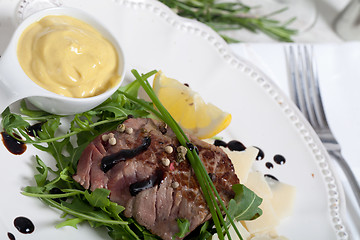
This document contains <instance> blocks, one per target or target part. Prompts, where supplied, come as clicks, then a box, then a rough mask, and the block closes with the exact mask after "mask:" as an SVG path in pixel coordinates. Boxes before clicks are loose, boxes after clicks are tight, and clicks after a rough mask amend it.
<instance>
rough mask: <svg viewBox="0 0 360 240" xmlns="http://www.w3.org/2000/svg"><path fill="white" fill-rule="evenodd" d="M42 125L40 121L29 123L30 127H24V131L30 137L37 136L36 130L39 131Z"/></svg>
mask: <svg viewBox="0 0 360 240" xmlns="http://www.w3.org/2000/svg"><path fill="white" fill-rule="evenodd" d="M42 125H43V123H42V122H40V123H36V124H34V125H31V126H30V127H27V128H26V133H27V134H28V135H29V136H31V137H37V136H38V134H37V132H38V131H41V126H42Z"/></svg>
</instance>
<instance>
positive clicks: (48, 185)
mask: <svg viewBox="0 0 360 240" xmlns="http://www.w3.org/2000/svg"><path fill="white" fill-rule="evenodd" d="M132 73H133V75H134V78H135V80H134V81H133V82H131V83H130V84H128V85H125V86H122V87H120V88H119V89H118V90H117V91H116V92H115V93H114V94H113V95H112V96H111V97H110V98H109V99H107V100H106V101H105V102H104V103H102V104H101V105H99V106H97V107H95V108H94V109H91V110H89V111H87V112H83V113H80V114H76V115H74V116H59V115H54V114H49V113H47V112H44V111H41V110H34V109H31V108H30V107H29V106H28V105H27V104H26V102H25V101H22V102H21V106H20V114H16V113H13V112H11V111H10V109H9V108H7V109H6V110H5V111H4V112H3V113H2V126H3V129H4V131H5V132H6V133H8V134H10V135H11V136H12V137H14V138H16V139H18V140H19V141H23V142H24V143H27V144H32V145H33V146H34V147H35V148H36V149H38V150H40V151H44V152H47V153H48V154H50V155H51V156H52V158H53V160H54V161H55V162H56V168H53V167H49V166H47V165H46V164H45V163H44V161H42V159H41V158H40V157H39V156H36V158H35V159H36V163H35V164H36V166H37V167H36V169H37V171H38V172H37V173H36V174H35V176H34V178H35V181H36V185H35V186H23V187H24V188H23V192H22V194H24V195H26V196H29V197H36V198H39V200H41V201H42V202H43V203H45V204H46V205H49V206H51V207H53V208H56V209H59V210H61V211H62V212H63V214H62V216H61V218H62V220H61V221H59V223H58V224H57V225H56V228H61V227H64V226H71V227H75V228H76V227H77V225H78V224H83V222H87V223H88V224H89V225H90V226H91V227H93V228H99V227H105V228H107V229H108V234H109V236H110V237H111V238H112V239H124V240H125V239H129V240H132V239H134V240H138V239H145V240H150V239H160V238H159V237H158V236H155V235H153V234H152V233H150V232H149V231H148V230H147V229H146V228H145V227H143V226H141V225H140V224H138V223H137V222H136V221H135V220H134V219H133V218H127V217H125V216H124V215H123V214H122V212H123V211H124V209H125V208H124V206H120V205H118V204H117V203H115V202H112V201H110V200H109V195H110V190H107V189H96V190H94V191H90V190H86V189H84V188H83V187H82V186H81V185H80V184H79V183H77V182H76V181H74V179H73V178H72V176H73V175H74V174H75V172H76V167H77V163H78V160H79V158H80V155H81V153H82V151H83V150H84V149H85V147H86V146H87V145H88V144H89V143H90V142H91V141H92V140H93V139H94V138H95V137H97V136H98V135H100V134H102V133H104V132H107V131H110V130H114V129H116V127H117V126H118V125H119V124H121V123H122V122H123V121H125V120H126V119H128V118H129V116H131V117H134V118H155V119H160V120H162V121H164V122H165V123H166V124H167V125H168V126H169V127H171V129H172V130H173V131H174V133H175V134H176V136H177V138H178V140H179V142H180V143H181V145H183V146H184V147H186V148H188V152H187V159H188V160H189V162H190V163H191V166H192V168H193V169H194V172H195V174H196V177H197V180H198V182H199V185H200V187H201V189H202V192H203V195H204V198H205V199H206V202H207V205H208V208H209V210H210V212H211V215H212V219H210V220H209V221H207V222H205V223H204V224H202V225H201V226H200V227H198V228H197V229H196V230H195V231H194V232H192V233H191V234H189V235H188V236H187V237H186V238H185V239H212V236H213V235H214V234H217V235H218V237H219V239H225V236H227V238H228V239H231V236H230V234H229V227H231V226H232V227H233V228H234V229H235V232H236V233H237V237H238V239H242V237H241V234H240V232H239V231H238V230H237V228H236V226H235V224H234V222H235V221H240V220H252V219H255V218H257V217H259V216H260V215H261V214H262V210H261V209H260V208H259V205H260V204H261V202H262V199H261V198H260V197H258V196H257V195H256V194H255V193H254V192H253V191H251V190H250V189H248V188H246V187H245V186H244V185H242V184H236V185H233V191H234V192H235V197H234V199H231V200H230V202H229V204H228V206H227V207H225V204H224V203H223V201H222V200H221V198H220V196H219V195H218V193H217V191H216V188H215V187H214V185H213V184H212V181H211V179H210V177H209V176H208V174H207V172H206V169H205V168H204V166H203V164H202V162H201V160H200V159H199V156H198V154H197V153H196V149H189V145H190V144H189V143H190V142H189V139H188V138H187V136H186V135H185V133H184V132H183V130H182V129H181V128H180V127H179V125H178V124H177V123H176V122H175V121H174V119H173V118H172V117H171V115H170V114H169V113H168V112H167V110H166V109H165V108H164V107H163V106H162V104H161V102H160V101H159V100H158V99H157V97H156V95H155V94H154V92H153V90H152V88H151V86H150V84H149V83H148V81H147V79H148V78H149V77H151V76H152V75H153V74H155V73H156V71H151V72H149V73H146V74H139V73H138V72H137V71H136V70H133V71H132ZM140 86H141V87H143V89H144V90H145V92H146V93H147V94H148V96H149V97H150V99H151V102H150V101H145V100H143V99H140V98H138V91H139V88H140ZM34 124H40V125H41V129H40V130H38V131H36V130H30V131H31V133H30V134H29V129H31V128H30V127H31V126H32V125H34ZM67 125H68V126H67ZM64 127H66V129H67V130H66V131H65V133H64V131H63V130H62V129H63V128H64ZM177 223H178V226H179V232H178V233H177V234H175V235H174V236H173V239H178V238H183V237H184V236H185V235H186V234H187V233H188V229H189V224H190V223H189V220H188V219H177Z"/></svg>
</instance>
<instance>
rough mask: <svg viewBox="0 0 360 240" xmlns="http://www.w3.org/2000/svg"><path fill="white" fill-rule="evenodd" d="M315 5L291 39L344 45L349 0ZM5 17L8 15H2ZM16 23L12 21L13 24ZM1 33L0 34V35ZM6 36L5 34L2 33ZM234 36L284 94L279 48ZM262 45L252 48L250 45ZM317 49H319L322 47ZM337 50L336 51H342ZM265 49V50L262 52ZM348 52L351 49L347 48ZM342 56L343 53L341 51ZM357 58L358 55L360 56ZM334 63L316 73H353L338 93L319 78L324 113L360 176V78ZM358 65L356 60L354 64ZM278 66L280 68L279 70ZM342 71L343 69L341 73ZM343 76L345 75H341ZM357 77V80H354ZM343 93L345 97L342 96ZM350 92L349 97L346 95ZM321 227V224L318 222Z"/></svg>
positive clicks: (260, 38) (334, 84)
mask: <svg viewBox="0 0 360 240" xmlns="http://www.w3.org/2000/svg"><path fill="white" fill-rule="evenodd" d="M3 1H5V2H9V3H10V2H11V1H12V0H3ZM316 3H317V5H318V19H317V21H316V23H315V25H314V26H313V27H312V28H311V29H310V30H308V31H306V32H302V33H300V34H299V35H298V36H296V37H294V40H295V41H296V42H297V43H300V42H305V43H318V44H321V45H323V44H324V43H327V44H328V45H327V47H330V48H331V46H333V45H332V44H333V43H339V44H341V43H343V40H342V39H341V38H339V37H338V36H337V35H336V33H334V31H333V28H332V25H333V21H334V19H335V18H336V15H337V14H338V13H339V12H340V11H341V10H342V9H343V8H344V7H345V6H346V4H347V3H348V1H345V0H344V1H342V0H318V1H316ZM2 11H4V9H0V18H1V16H3V15H2ZM4 15H7V14H4ZM15 24H16V23H15V22H14V25H15ZM1 34H2V33H1ZM4 34H6V33H4ZM233 34H234V36H237V37H239V38H240V39H242V40H243V41H244V42H247V44H246V45H244V44H240V45H233V46H232V47H233V49H234V50H235V52H236V53H237V54H239V55H241V56H242V57H244V58H248V59H252V60H254V58H255V59H257V60H258V61H259V64H261V65H262V66H263V67H264V68H265V69H267V73H268V74H269V76H273V77H272V80H273V81H275V82H276V83H277V84H278V85H279V86H280V87H281V88H282V90H283V91H284V92H285V93H287V92H288V88H287V78H286V69H284V68H283V66H284V65H281V66H280V65H279V64H275V61H273V57H272V55H269V50H268V49H272V50H270V53H273V54H274V55H276V56H277V57H278V59H280V62H281V55H277V53H278V50H277V49H280V48H281V46H276V47H271V46H274V45H270V47H269V45H267V44H264V43H274V41H273V40H272V39H269V38H268V37H267V36H265V35H262V34H256V35H254V34H250V33H248V32H246V31H238V32H235V33H233ZM255 42H256V43H261V44H256V45H253V44H251V43H255ZM357 45H358V44H354V45H353V46H354V49H357V51H356V50H354V52H353V53H354V54H352V55H351V56H350V58H351V57H353V58H355V59H357V54H356V53H357V52H359V51H360V47H359V46H357ZM4 47H5V45H1V46H0V51H2V50H3V49H4ZM325 47H326V46H324V47H320V48H323V50H324V48H325ZM341 48H342V47H340V48H337V49H341ZM265 49H266V51H265ZM350 50H351V49H350ZM340 54H342V52H340ZM359 55H360V54H359ZM336 56H339V55H338V54H335V53H334V55H333V59H334V57H336ZM334 63H336V66H337V67H338V68H332V69H329V68H328V65H327V64H328V63H326V64H325V63H324V62H319V71H320V76H324V75H327V74H329V73H328V72H327V71H328V70H332V71H336V69H342V68H343V69H345V72H346V71H347V69H348V67H349V66H352V71H348V72H347V73H348V75H346V76H347V77H346V78H341V84H340V85H341V86H342V87H343V88H342V90H341V91H338V87H339V85H338V84H339V82H338V81H336V78H330V79H328V78H320V81H321V88H322V89H321V90H322V92H323V93H324V94H323V96H324V104H325V107H326V110H327V113H329V115H328V118H329V121H330V124H331V127H332V129H333V131H334V133H335V134H336V136H337V137H338V140H339V142H340V143H341V144H342V148H343V151H344V155H345V157H346V158H347V159H348V160H349V162H350V164H351V166H352V167H353V169H354V171H355V173H356V174H357V175H358V176H359V175H360V161H359V160H358V159H357V150H358V149H357V147H356V146H360V145H359V144H358V142H359V136H360V135H359V134H357V132H356V131H351V130H352V128H350V127H348V126H350V124H354V125H353V126H356V125H357V126H359V125H360V124H359V122H358V121H359V118H358V117H357V116H358V114H359V112H360V107H359V106H358V105H357V104H356V103H358V102H360V101H358V102H355V103H354V102H353V98H351V99H350V97H352V96H353V95H354V96H353V97H356V95H358V94H357V91H356V89H359V88H355V87H354V86H358V85H357V84H358V82H359V80H357V79H359V78H360V75H359V72H356V71H359V70H358V69H357V68H356V65H355V61H354V62H352V61H350V60H348V59H344V60H343V61H342V60H340V61H335V62H332V64H334ZM357 63H359V61H357ZM279 66H280V67H279ZM341 71H343V70H341ZM343 73H344V72H343ZM356 76H358V77H356ZM341 93H345V94H341ZM349 93H350V94H349ZM339 109H341V114H332V113H331V112H333V113H334V112H335V113H336V112H339ZM355 143H356V144H355ZM345 190H348V188H347V187H346V185H345ZM348 209H349V217H350V219H352V223H353V225H352V232H353V239H360V237H359V236H360V234H359V228H360V227H359V222H360V219H359V215H356V213H358V211H357V210H356V207H355V206H353V205H352V203H351V202H349V203H348ZM320 224H321V223H320Z"/></svg>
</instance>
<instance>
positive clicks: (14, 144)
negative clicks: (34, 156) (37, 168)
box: [1, 132, 26, 155]
mask: <svg viewBox="0 0 360 240" xmlns="http://www.w3.org/2000/svg"><path fill="white" fill-rule="evenodd" d="M1 136H2V141H3V143H4V145H5V147H6V149H7V150H8V151H9V152H11V153H12V154H15V155H21V154H23V153H24V152H25V151H26V145H25V143H23V142H20V141H19V140H17V139H15V138H13V137H12V136H10V135H9V134H7V133H6V132H2V133H1ZM15 136H16V137H18V138H20V136H18V135H16V134H15Z"/></svg>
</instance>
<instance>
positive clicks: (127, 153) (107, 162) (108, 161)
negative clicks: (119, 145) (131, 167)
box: [101, 137, 151, 172]
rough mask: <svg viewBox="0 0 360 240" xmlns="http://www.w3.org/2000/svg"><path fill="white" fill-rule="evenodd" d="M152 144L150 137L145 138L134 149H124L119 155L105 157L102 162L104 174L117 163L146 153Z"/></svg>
mask: <svg viewBox="0 0 360 240" xmlns="http://www.w3.org/2000/svg"><path fill="white" fill-rule="evenodd" d="M150 144H151V138H150V137H144V139H143V142H142V144H141V145H140V146H139V147H137V148H133V149H123V150H121V151H119V152H117V153H114V154H111V155H109V156H105V157H103V159H102V160H101V170H102V171H103V172H107V171H109V170H110V169H111V168H112V167H114V166H115V165H116V164H117V163H119V162H121V161H125V160H126V159H129V158H133V157H135V156H136V155H138V154H140V153H142V152H144V151H145V150H146V149H147V148H148V147H149V146H150Z"/></svg>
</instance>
